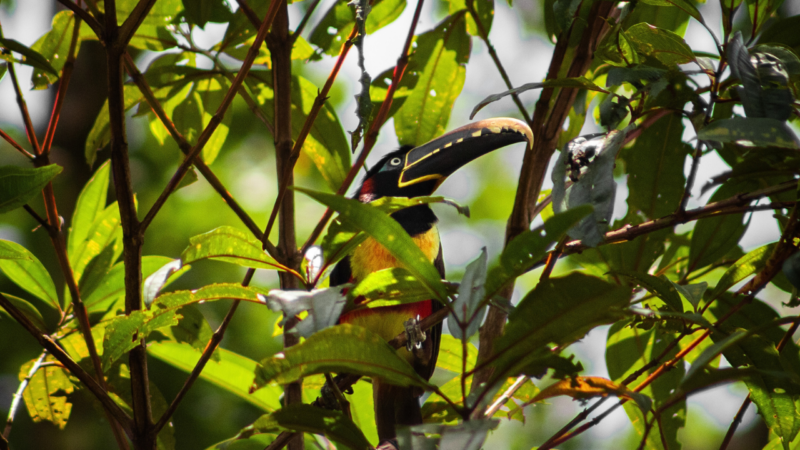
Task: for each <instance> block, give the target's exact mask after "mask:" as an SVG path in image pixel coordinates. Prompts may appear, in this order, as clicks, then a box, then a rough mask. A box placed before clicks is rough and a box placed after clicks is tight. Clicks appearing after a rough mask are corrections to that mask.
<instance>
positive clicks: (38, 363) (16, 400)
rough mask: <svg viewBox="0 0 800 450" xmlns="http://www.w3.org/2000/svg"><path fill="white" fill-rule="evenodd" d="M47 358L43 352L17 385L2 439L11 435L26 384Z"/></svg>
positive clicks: (45, 352)
mask: <svg viewBox="0 0 800 450" xmlns="http://www.w3.org/2000/svg"><path fill="white" fill-rule="evenodd" d="M46 357H47V350H45V351H43V352H42V354H41V355H39V358H37V359H36V361H34V362H33V366H31V370H29V371H28V374H27V375H26V376H25V379H23V380H22V382H21V383H20V384H19V388H17V392H15V393H14V400H12V401H11V407H10V408H9V409H8V419H6V427H5V429H4V430H3V437H4V438H5V439H8V436H10V435H11V427H12V426H13V425H14V416H16V415H17V410H18V409H19V405H20V404H22V394H23V393H24V392H25V389H26V388H27V387H28V384H29V383H30V382H31V378H33V376H34V375H36V372H38V371H39V367H41V365H42V363H43V362H44V359H45V358H46Z"/></svg>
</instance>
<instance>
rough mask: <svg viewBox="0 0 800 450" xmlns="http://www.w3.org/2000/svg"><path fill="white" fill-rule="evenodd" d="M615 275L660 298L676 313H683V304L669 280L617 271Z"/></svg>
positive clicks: (644, 274)
mask: <svg viewBox="0 0 800 450" xmlns="http://www.w3.org/2000/svg"><path fill="white" fill-rule="evenodd" d="M611 274H613V275H622V276H624V277H626V278H629V279H630V280H631V281H633V282H635V284H638V285H640V286H642V287H643V288H645V289H647V290H648V291H649V292H650V293H651V294H653V295H656V296H658V298H660V299H661V300H664V303H666V304H667V306H669V307H670V308H671V309H672V310H673V311H675V312H683V302H681V297H680V295H678V291H677V290H676V289H675V286H673V285H672V283H671V282H670V281H669V280H665V279H663V278H660V277H655V276H653V275H648V274H646V273H639V272H627V271H617V272H611Z"/></svg>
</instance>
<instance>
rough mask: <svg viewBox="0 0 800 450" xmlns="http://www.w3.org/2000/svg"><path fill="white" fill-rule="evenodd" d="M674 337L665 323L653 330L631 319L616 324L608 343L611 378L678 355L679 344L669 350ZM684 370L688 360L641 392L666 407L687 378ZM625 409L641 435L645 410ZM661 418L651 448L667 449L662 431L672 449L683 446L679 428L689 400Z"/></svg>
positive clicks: (617, 378)
mask: <svg viewBox="0 0 800 450" xmlns="http://www.w3.org/2000/svg"><path fill="white" fill-rule="evenodd" d="M674 339H675V335H674V334H673V333H671V332H669V331H668V330H665V329H664V327H662V326H661V324H656V325H655V326H653V327H652V328H650V329H649V330H643V329H641V328H637V327H636V326H634V325H633V324H631V323H630V320H621V321H619V322H617V323H615V324H614V325H612V326H611V328H610V329H609V331H608V341H607V344H606V365H607V367H608V374H609V377H610V378H611V379H612V380H613V381H614V382H617V383H619V382H621V381H622V380H624V379H626V378H627V377H628V376H630V375H631V374H633V373H634V372H636V371H638V370H641V369H642V368H643V367H644V366H645V365H646V364H648V363H650V361H652V360H653V359H655V358H662V360H663V361H667V360H670V359H672V358H674V357H675V355H677V353H678V351H679V350H680V348H679V347H678V346H675V347H674V348H672V349H671V350H669V349H668V346H669V345H670V342H672V340H674ZM665 353H666V354H665ZM657 367H658V366H655V367H650V368H649V369H648V370H646V371H645V373H644V374H643V375H642V376H641V377H640V378H638V379H637V380H642V379H644V377H647V376H648V375H650V374H651V373H653V371H655V370H656V368H657ZM684 370H685V369H684V362H683V361H679V362H678V364H676V365H675V366H674V367H673V368H672V369H671V370H669V371H668V372H666V373H664V374H662V375H661V376H660V377H658V378H657V379H655V380H654V381H653V382H652V383H651V384H650V385H648V386H647V387H645V388H644V389H642V390H641V391H640V393H641V394H644V395H647V396H648V397H650V398H652V399H653V407H654V408H659V407H661V406H663V405H664V404H665V403H666V402H667V401H669V400H671V399H672V394H673V391H674V390H675V389H676V388H677V387H678V383H679V382H680V380H681V379H682V378H683V373H684ZM625 412H626V413H627V414H628V418H629V419H630V420H631V423H632V424H633V427H634V429H635V430H636V432H637V433H638V434H639V435H640V436H641V435H642V433H643V432H644V428H645V426H644V424H645V420H644V419H645V417H644V416H643V415H642V412H641V410H640V409H639V408H638V407H636V406H635V405H631V404H626V405H625ZM661 421H662V422H661V426H659V427H653V429H652V430H651V433H650V435H649V436H648V438H647V448H652V449H661V450H666V449H665V448H664V447H663V446H662V445H661V436H660V434H661V433H662V432H663V433H664V439H665V440H666V442H667V446H668V448H680V447H681V445H680V443H679V442H678V439H677V434H678V429H679V428H682V427H683V426H684V425H685V421H686V401H685V400H684V401H681V402H677V403H676V404H675V405H674V406H672V407H670V408H667V409H666V410H665V411H664V412H663V413H662V414H661ZM662 430H663V431H662Z"/></svg>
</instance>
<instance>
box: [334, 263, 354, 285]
mask: <svg viewBox="0 0 800 450" xmlns="http://www.w3.org/2000/svg"><path fill="white" fill-rule="evenodd" d="M352 273H353V272H352V270H351V269H350V256H345V257H344V258H342V260H341V261H339V262H338V263H336V267H334V268H333V271H332V272H331V283H330V285H331V286H341V285H343V284H346V283H349V282H350V277H352Z"/></svg>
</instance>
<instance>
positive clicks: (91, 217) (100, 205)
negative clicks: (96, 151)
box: [67, 161, 111, 268]
mask: <svg viewBox="0 0 800 450" xmlns="http://www.w3.org/2000/svg"><path fill="white" fill-rule="evenodd" d="M110 169H111V161H106V162H105V163H103V164H102V165H101V166H100V167H98V168H97V170H96V171H95V173H94V175H92V178H90V179H89V181H88V182H86V185H85V186H84V187H83V190H81V193H80V195H79V196H78V202H77V204H76V205H75V212H74V213H72V226H71V227H70V228H69V242H68V244H67V252H68V253H69V255H70V264H71V265H72V266H73V268H74V266H75V254H76V253H77V252H79V251H80V246H81V245H82V244H83V243H84V242H85V241H86V240H87V239H89V237H90V229H91V227H92V224H93V223H94V221H95V220H96V219H97V218H98V217H99V216H100V215H101V214H102V213H103V211H104V210H105V208H106V199H107V195H108V181H109V178H110Z"/></svg>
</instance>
